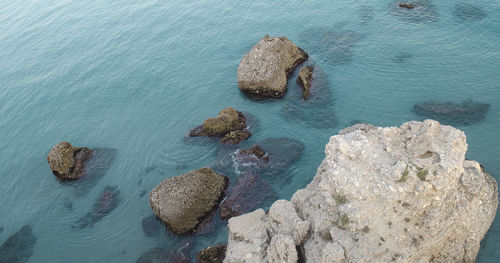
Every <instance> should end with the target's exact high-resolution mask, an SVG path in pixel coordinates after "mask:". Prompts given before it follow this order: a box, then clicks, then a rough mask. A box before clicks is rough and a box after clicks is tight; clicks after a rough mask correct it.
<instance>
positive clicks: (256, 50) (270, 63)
mask: <svg viewBox="0 0 500 263" xmlns="http://www.w3.org/2000/svg"><path fill="white" fill-rule="evenodd" d="M308 57H309V55H308V54H307V53H306V52H305V51H304V50H302V49H300V48H299V47H297V46H296V45H294V44H293V43H292V42H291V41H290V40H288V38H286V37H269V36H265V37H264V38H263V39H261V40H260V41H259V42H257V44H255V46H253V47H252V49H251V50H250V51H248V53H246V54H245V56H243V58H242V59H241V62H240V65H239V66H238V86H239V88H240V90H242V91H243V92H245V93H247V94H250V95H257V96H262V97H272V98H281V97H283V96H284V95H285V92H286V82H287V79H286V78H287V75H288V74H290V73H291V72H292V71H293V70H294V69H295V68H296V67H297V66H298V65H299V64H300V63H302V62H303V61H305V60H307V58H308Z"/></svg>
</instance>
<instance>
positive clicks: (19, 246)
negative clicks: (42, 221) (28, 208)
mask: <svg viewBox="0 0 500 263" xmlns="http://www.w3.org/2000/svg"><path fill="white" fill-rule="evenodd" d="M35 243H36V237H35V236H34V235H33V232H32V230H31V226H28V225H25V226H23V227H22V228H21V229H20V230H19V231H17V232H16V233H14V234H13V235H12V236H10V237H9V238H7V240H6V241H5V242H4V243H3V244H2V246H0V263H24V262H28V260H29V258H30V257H31V255H33V248H34V246H35Z"/></svg>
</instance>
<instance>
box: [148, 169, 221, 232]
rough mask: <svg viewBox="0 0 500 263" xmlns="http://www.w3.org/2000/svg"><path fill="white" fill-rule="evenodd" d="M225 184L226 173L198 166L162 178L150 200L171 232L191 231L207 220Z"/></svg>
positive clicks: (154, 209)
mask: <svg viewBox="0 0 500 263" xmlns="http://www.w3.org/2000/svg"><path fill="white" fill-rule="evenodd" d="M227 186H228V179H227V178H226V177H225V176H223V175H220V174H217V173H215V171H214V170H213V169H212V168H201V169H198V170H194V171H191V172H188V173H185V174H182V175H179V176H174V177H171V178H168V179H166V180H165V181H163V182H162V183H161V184H159V185H158V186H156V187H155V188H154V189H153V190H152V191H151V193H150V194H149V203H150V205H151V208H152V209H153V212H154V213H155V214H156V215H157V216H158V217H159V218H160V219H161V220H162V221H163V222H164V223H165V224H166V225H167V226H168V228H169V229H170V230H171V231H172V232H173V233H174V234H178V235H184V234H191V233H194V232H196V231H198V230H199V229H200V228H201V226H203V225H204V224H205V223H206V222H208V221H210V219H211V218H212V216H213V213H214V212H215V210H217V207H218V205H219V203H220V201H221V200H222V199H223V198H224V196H225V192H224V190H225V189H226V188H227Z"/></svg>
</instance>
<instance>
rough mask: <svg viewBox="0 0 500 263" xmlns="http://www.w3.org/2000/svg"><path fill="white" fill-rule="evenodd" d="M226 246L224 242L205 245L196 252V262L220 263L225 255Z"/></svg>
mask: <svg viewBox="0 0 500 263" xmlns="http://www.w3.org/2000/svg"><path fill="white" fill-rule="evenodd" d="M226 247H227V245H226V244H225V243H222V244H218V245H215V246H213V247H207V248H205V249H203V250H202V251H200V252H198V256H197V257H196V262H198V263H222V261H223V260H224V258H225V257H226Z"/></svg>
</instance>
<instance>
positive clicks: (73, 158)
mask: <svg viewBox="0 0 500 263" xmlns="http://www.w3.org/2000/svg"><path fill="white" fill-rule="evenodd" d="M91 154H92V150H90V149H88V148H86V147H82V148H79V147H73V146H72V145H71V144H70V143H69V142H60V143H58V144H57V145H56V146H54V147H53V148H52V149H51V150H50V152H49V155H48V156H47V161H48V162H49V165H50V169H51V170H52V173H53V174H54V175H55V176H57V177H58V178H60V179H67V180H75V179H78V178H80V177H82V176H84V175H85V162H86V161H87V160H88V159H90V156H91Z"/></svg>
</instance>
